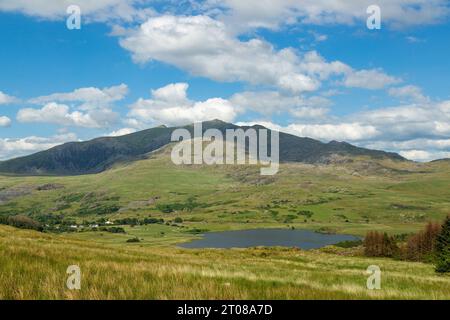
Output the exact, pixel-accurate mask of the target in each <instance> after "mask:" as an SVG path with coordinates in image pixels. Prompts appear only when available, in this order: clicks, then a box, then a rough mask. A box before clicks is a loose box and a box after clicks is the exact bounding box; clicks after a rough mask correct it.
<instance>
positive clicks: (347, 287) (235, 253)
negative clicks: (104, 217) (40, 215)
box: [0, 226, 450, 299]
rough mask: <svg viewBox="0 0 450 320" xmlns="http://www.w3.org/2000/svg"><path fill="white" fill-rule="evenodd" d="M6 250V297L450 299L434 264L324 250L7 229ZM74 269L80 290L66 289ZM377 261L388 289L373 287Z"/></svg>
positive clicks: (3, 229) (0, 232)
mask: <svg viewBox="0 0 450 320" xmlns="http://www.w3.org/2000/svg"><path fill="white" fill-rule="evenodd" d="M0 251H1V252H2V254H1V255H0V269H1V273H0V299H80V298H82V299H237V298H239V299H264V298H268V299H271V298H273V299H315V298H316V299H317V298H320V299H382V298H384V299H385V298H389V299H423V298H428V299H450V277H448V276H438V275H436V274H435V273H434V271H433V267H432V266H431V265H427V264H421V263H406V262H398V261H393V260H389V259H368V258H362V257H350V256H342V255H339V254H335V253H326V252H324V251H325V250H321V251H307V252H304V251H299V250H294V249H280V248H278V249H276V248H273V249H245V250H244V249H240V250H238V249H236V250H182V249H176V248H173V247H166V248H161V247H152V248H148V247H142V246H139V245H127V246H123V247H117V246H115V247H111V246H108V245H102V244H99V243H93V242H88V241H82V240H75V239H69V238H66V237H64V236H56V235H48V234H43V233H37V232H34V231H25V230H19V229H14V228H11V227H7V226H0ZM72 264H77V265H79V266H80V268H81V272H82V282H81V290H80V291H76V290H75V291H70V290H68V289H66V287H65V281H66V277H67V275H66V274H65V271H66V268H67V267H68V266H69V265H72ZM371 264H376V265H379V266H380V267H381V270H382V289H381V290H376V291H372V290H367V289H366V279H367V275H366V274H365V270H366V268H367V267H368V266H369V265H371Z"/></svg>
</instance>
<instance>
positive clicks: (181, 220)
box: [173, 217, 183, 223]
mask: <svg viewBox="0 0 450 320" xmlns="http://www.w3.org/2000/svg"><path fill="white" fill-rule="evenodd" d="M173 221H174V222H175V223H183V219H181V218H180V217H176V218H175V220H173Z"/></svg>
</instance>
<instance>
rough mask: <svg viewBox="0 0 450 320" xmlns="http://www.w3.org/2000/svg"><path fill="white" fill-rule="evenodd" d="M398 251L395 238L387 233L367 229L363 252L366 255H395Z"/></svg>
mask: <svg viewBox="0 0 450 320" xmlns="http://www.w3.org/2000/svg"><path fill="white" fill-rule="evenodd" d="M398 252H399V248H398V246H397V243H396V240H395V239H394V237H391V236H388V234H387V233H381V232H377V231H369V232H368V233H367V235H366V237H365V238H364V254H365V255H366V256H368V257H395V256H396V255H397V254H398Z"/></svg>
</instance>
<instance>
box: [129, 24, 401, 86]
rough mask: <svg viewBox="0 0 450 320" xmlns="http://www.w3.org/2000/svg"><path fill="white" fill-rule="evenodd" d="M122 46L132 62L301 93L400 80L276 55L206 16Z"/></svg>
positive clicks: (142, 31) (144, 32) (306, 57)
mask: <svg viewBox="0 0 450 320" xmlns="http://www.w3.org/2000/svg"><path fill="white" fill-rule="evenodd" d="M120 44H121V45H122V47H124V48H125V49H127V50H129V51H130V52H131V54H132V57H133V59H134V61H136V62H138V63H145V62H148V61H152V60H158V61H162V62H165V63H168V64H171V65H174V66H176V67H178V68H180V69H183V70H186V71H188V72H189V73H191V74H193V75H196V76H203V77H207V78H209V79H213V80H216V81H222V82H232V81H243V82H248V83H250V84H253V85H269V86H272V87H276V88H278V89H281V90H284V91H288V92H292V93H297V94H298V93H301V92H308V91H315V90H317V89H318V88H319V87H320V85H321V81H323V80H326V79H328V78H329V77H331V76H345V81H344V84H345V85H347V86H349V87H359V88H368V89H380V88H383V87H385V86H388V85H390V84H393V83H397V82H398V81H399V80H398V79H396V78H394V77H392V76H389V75H387V74H385V73H383V72H382V71H381V70H378V69H375V70H361V71H358V70H353V69H352V68H351V67H350V66H348V65H346V64H345V63H343V62H340V61H332V62H327V61H326V60H325V59H324V58H323V57H322V56H320V55H319V54H318V53H317V52H316V51H311V52H306V53H304V54H300V53H298V52H297V51H296V50H294V49H293V48H284V49H281V50H276V49H275V48H274V47H273V46H272V45H271V44H270V43H268V42H266V41H264V40H261V39H256V38H254V39H250V40H248V41H242V40H240V39H239V38H237V37H235V36H234V35H232V34H231V33H230V32H229V30H228V27H227V26H226V25H225V24H224V23H223V22H221V21H218V20H215V19H212V18H210V17H208V16H201V15H200V16H182V17H180V16H161V17H153V18H150V19H148V20H147V21H146V22H145V23H143V24H142V25H141V26H140V27H139V28H137V29H135V30H130V31H129V32H128V33H127V35H126V36H124V37H123V38H122V39H121V40H120Z"/></svg>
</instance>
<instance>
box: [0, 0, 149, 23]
mask: <svg viewBox="0 0 450 320" xmlns="http://www.w3.org/2000/svg"><path fill="white" fill-rule="evenodd" d="M138 2H140V1H139V0H96V1H90V0H33V1H29V0H2V1H0V11H4V12H20V13H23V14H26V15H29V16H33V17H39V18H43V19H50V20H57V19H63V18H65V17H67V16H68V14H67V12H66V10H67V8H68V7H69V6H70V5H78V6H79V7H80V8H81V14H82V18H83V21H87V22H91V21H95V22H106V21H111V20H120V21H128V22H131V21H133V20H135V19H141V18H142V17H144V16H148V15H149V14H152V13H153V10H152V9H139V8H137V6H136V4H137V3H138Z"/></svg>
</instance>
